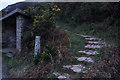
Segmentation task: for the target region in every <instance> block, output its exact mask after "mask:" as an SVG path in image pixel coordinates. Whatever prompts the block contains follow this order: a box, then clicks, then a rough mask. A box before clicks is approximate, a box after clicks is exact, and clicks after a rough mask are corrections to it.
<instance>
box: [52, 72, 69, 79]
mask: <svg viewBox="0 0 120 80" xmlns="http://www.w3.org/2000/svg"><path fill="white" fill-rule="evenodd" d="M53 75H55V76H56V77H57V78H58V79H66V78H70V75H69V74H68V73H63V74H60V73H58V72H53Z"/></svg>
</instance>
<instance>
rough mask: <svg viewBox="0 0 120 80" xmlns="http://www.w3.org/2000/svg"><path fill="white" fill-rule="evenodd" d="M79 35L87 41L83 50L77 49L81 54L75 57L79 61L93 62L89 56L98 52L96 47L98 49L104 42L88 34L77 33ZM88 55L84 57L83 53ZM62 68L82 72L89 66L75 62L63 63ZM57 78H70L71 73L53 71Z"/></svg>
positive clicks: (86, 70)
mask: <svg viewBox="0 0 120 80" xmlns="http://www.w3.org/2000/svg"><path fill="white" fill-rule="evenodd" d="M77 35H79V36H82V37H84V39H86V40H87V43H86V45H85V50H83V51H78V52H79V53H81V54H83V56H82V57H77V56H76V57H75V58H76V59H77V60H78V61H79V62H88V63H94V60H93V59H92V57H89V56H94V55H97V54H99V52H98V51H97V49H100V48H102V47H103V46H104V44H105V42H102V41H101V39H99V38H95V37H92V36H89V35H80V34H77ZM84 54H85V55H88V57H86V56H85V55H84ZM63 68H67V69H70V70H72V71H73V72H75V73H78V72H82V73H87V72H88V70H89V69H90V68H88V67H86V66H85V65H84V64H83V63H80V64H77V65H74V64H73V65H63ZM53 74H54V75H55V76H56V77H57V78H59V79H65V78H66V79H70V78H72V75H70V74H69V73H63V74H60V73H58V72H54V73H53Z"/></svg>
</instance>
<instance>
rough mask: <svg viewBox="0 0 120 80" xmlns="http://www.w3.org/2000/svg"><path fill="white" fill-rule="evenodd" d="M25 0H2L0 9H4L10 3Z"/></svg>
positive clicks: (0, 0)
mask: <svg viewBox="0 0 120 80" xmlns="http://www.w3.org/2000/svg"><path fill="white" fill-rule="evenodd" d="M21 1H25V0H0V10H2V9H4V8H5V7H7V6H8V5H11V4H14V3H16V2H21Z"/></svg>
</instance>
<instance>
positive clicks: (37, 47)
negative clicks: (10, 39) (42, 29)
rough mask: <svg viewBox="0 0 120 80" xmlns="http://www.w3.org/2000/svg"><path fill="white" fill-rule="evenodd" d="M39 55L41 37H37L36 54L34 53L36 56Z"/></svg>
mask: <svg viewBox="0 0 120 80" xmlns="http://www.w3.org/2000/svg"><path fill="white" fill-rule="evenodd" d="M37 53H40V36H36V37H35V52H34V55H37Z"/></svg>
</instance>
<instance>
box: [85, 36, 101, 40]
mask: <svg viewBox="0 0 120 80" xmlns="http://www.w3.org/2000/svg"><path fill="white" fill-rule="evenodd" d="M85 39H86V40H88V41H100V40H101V39H99V38H94V37H90V38H85Z"/></svg>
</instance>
